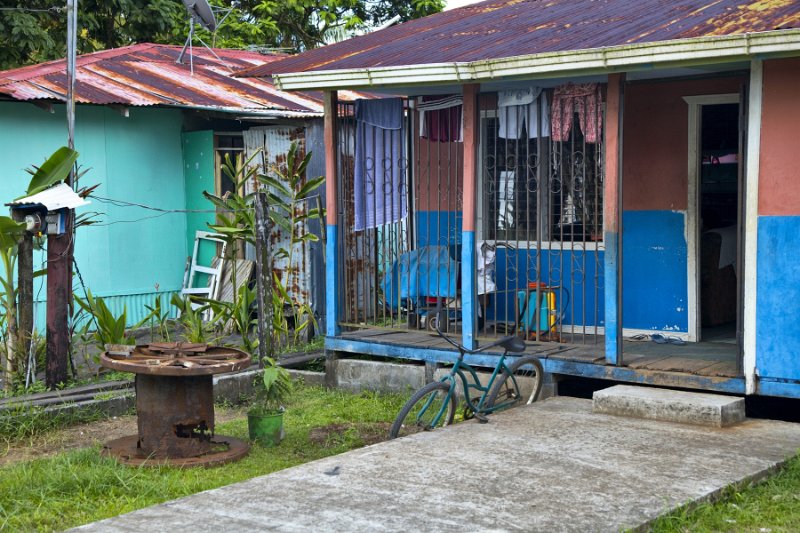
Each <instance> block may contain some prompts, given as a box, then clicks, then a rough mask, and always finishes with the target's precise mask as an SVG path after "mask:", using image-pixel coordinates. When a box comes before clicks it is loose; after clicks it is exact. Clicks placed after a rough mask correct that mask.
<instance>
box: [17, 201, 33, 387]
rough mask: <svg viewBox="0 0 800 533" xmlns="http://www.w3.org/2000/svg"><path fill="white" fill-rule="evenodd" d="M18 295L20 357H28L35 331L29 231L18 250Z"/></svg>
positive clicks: (31, 254) (31, 249) (25, 233)
mask: <svg viewBox="0 0 800 533" xmlns="http://www.w3.org/2000/svg"><path fill="white" fill-rule="evenodd" d="M14 219H15V220H17V222H21V221H22V220H21V219H24V215H22V214H19V215H18V214H15V215H14ZM17 294H18V303H17V316H18V321H17V326H18V335H19V337H18V338H19V345H20V346H21V347H22V350H21V352H22V354H21V355H20V357H27V355H28V353H30V349H31V339H32V331H33V235H32V234H31V233H30V232H28V231H26V232H24V233H23V234H22V240H21V241H20V243H19V247H18V248H17ZM23 354H24V355H23ZM18 363H19V362H18ZM17 368H19V364H18V365H17ZM34 373H35V369H34Z"/></svg>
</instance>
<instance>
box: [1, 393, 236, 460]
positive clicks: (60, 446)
mask: <svg viewBox="0 0 800 533" xmlns="http://www.w3.org/2000/svg"><path fill="white" fill-rule="evenodd" d="M243 416H245V415H244V411H240V410H236V409H225V408H219V407H218V408H217V409H216V412H215V413H214V418H215V421H216V423H217V424H219V423H222V422H228V421H230V420H234V419H236V418H242V417H243ZM137 431H138V428H137V425H136V416H135V415H128V416H115V417H113V418H109V419H106V420H99V421H97V422H90V423H87V424H78V425H75V426H72V427H69V428H65V429H61V430H57V431H49V432H47V433H46V434H44V435H39V436H36V437H32V438H30V439H27V440H24V441H20V442H15V443H13V444H11V445H4V444H2V443H0V466H4V465H8V464H12V463H17V462H20V461H30V460H32V459H41V458H43V457H50V456H53V455H56V454H59V453H61V452H64V451H67V450H75V449H78V448H89V447H91V446H96V445H99V444H103V443H104V442H107V441H110V440H113V439H117V438H120V437H124V436H126V435H134V434H136V432H137Z"/></svg>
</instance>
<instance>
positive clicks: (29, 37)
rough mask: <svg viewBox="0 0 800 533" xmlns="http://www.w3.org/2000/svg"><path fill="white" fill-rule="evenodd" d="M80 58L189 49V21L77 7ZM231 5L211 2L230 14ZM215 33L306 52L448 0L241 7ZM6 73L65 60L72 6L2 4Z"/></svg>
mask: <svg viewBox="0 0 800 533" xmlns="http://www.w3.org/2000/svg"><path fill="white" fill-rule="evenodd" d="M77 1H78V10H79V12H78V26H79V36H78V53H88V52H95V51H98V50H104V49H108V48H115V47H119V46H125V45H129V44H134V43H140V42H155V43H165V44H183V42H184V40H185V38H186V36H187V35H188V17H187V15H186V11H185V10H184V7H183V4H182V2H181V1H180V0H77ZM231 3H232V2H231V0H211V4H212V5H215V6H219V7H223V6H224V7H229V6H230V5H231ZM233 4H234V5H236V8H235V9H234V10H233V12H232V13H231V15H230V16H229V17H228V18H227V20H226V21H225V24H223V25H222V26H221V27H220V28H219V29H218V31H217V33H216V35H211V34H209V32H207V31H205V30H201V31H199V32H198V36H199V37H200V38H202V39H203V40H204V41H205V42H206V43H208V44H209V45H215V46H218V47H227V48H245V47H255V48H260V49H264V48H266V49H274V48H281V49H285V50H287V51H292V52H294V51H302V50H307V49H310V48H316V47H317V46H320V45H321V44H323V43H324V40H325V35H326V32H328V31H330V30H331V29H333V28H339V29H341V28H344V29H346V30H349V31H356V30H359V29H361V30H363V29H364V28H368V27H376V26H378V25H380V24H382V23H384V22H386V21H388V20H389V19H391V18H393V17H394V16H398V15H399V17H400V21H406V20H410V19H413V18H417V17H421V16H425V15H429V14H431V13H435V12H438V11H440V10H441V9H442V7H443V6H444V0H410V1H409V0H238V1H235V2H233ZM0 8H2V10H0V68H1V69H8V68H14V67H17V66H22V65H26V64H31V63H38V62H42V61H47V60H51V59H60V58H62V57H64V55H65V42H66V0H56V1H54V0H0Z"/></svg>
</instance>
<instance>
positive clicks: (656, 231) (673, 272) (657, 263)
mask: <svg viewBox="0 0 800 533" xmlns="http://www.w3.org/2000/svg"><path fill="white" fill-rule="evenodd" d="M622 225H623V230H622V231H623V235H622V262H623V266H622V269H623V272H622V275H623V279H622V298H623V300H622V323H623V325H624V327H626V328H633V329H652V330H666V331H676V332H686V331H688V328H689V319H688V316H689V315H688V310H687V297H688V287H687V267H688V266H687V245H686V236H685V234H686V233H685V232H686V229H685V228H686V217H685V215H684V213H681V212H674V211H625V212H624V213H623V215H622Z"/></svg>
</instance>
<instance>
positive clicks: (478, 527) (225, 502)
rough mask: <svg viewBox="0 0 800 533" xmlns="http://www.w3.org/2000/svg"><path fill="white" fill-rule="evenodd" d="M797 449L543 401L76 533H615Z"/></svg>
mask: <svg viewBox="0 0 800 533" xmlns="http://www.w3.org/2000/svg"><path fill="white" fill-rule="evenodd" d="M798 447H800V425H798V424H789V423H784V422H774V421H765V420H748V421H746V422H744V423H742V424H740V425H738V426H735V427H731V428H726V429H710V428H705V427H695V426H689V425H680V424H673V423H668V422H656V421H650V420H638V419H629V418H620V417H613V416H609V415H598V414H592V412H591V402H590V401H588V400H579V399H575V398H565V397H561V398H551V399H549V400H545V401H543V402H540V403H538V404H535V405H533V406H530V407H522V408H517V409H515V410H512V411H509V412H506V413H501V414H497V415H494V416H492V417H491V422H490V423H489V424H486V425H480V424H477V423H472V422H468V423H464V424H459V425H456V426H454V427H451V428H446V429H444V430H439V431H433V432H429V433H422V434H418V435H415V436H412V437H408V438H405V439H398V440H394V441H390V442H384V443H380V444H376V445H374V446H370V447H366V448H362V449H359V450H354V451H351V452H348V453H345V454H342V455H338V456H335V457H329V458H327V459H322V460H319V461H315V462H312V463H307V464H305V465H301V466H297V467H294V468H289V469H287V470H283V471H281V472H276V473H274V474H270V475H267V476H263V477H260V478H256V479H252V480H250V481H246V482H242V483H237V484H235V485H230V486H227V487H223V488H220V489H216V490H211V491H207V492H203V493H200V494H195V495H193V496H189V497H186V498H181V499H179V500H175V501H172V502H168V503H165V504H162V505H157V506H154V507H150V508H147V509H143V510H140V511H136V512H133V513H129V514H126V515H121V516H118V517H116V518H111V519H108V520H104V521H102V522H97V523H94V524H89V525H86V526H83V527H82V528H79V529H80V530H81V531H102V532H114V531H130V532H132V531H137V532H138V531H209V532H211V531H213V532H215V533H218V532H219V531H225V532H234V531H260V530H267V529H276V530H279V531H307V530H311V531H347V532H350V531H450V530H453V531H455V530H468V531H487V530H491V531H518V530H522V531H581V532H584V531H614V532H617V531H620V530H623V529H626V528H631V527H637V526H642V525H643V524H646V523H648V522H649V521H651V520H653V519H654V518H656V517H657V516H658V515H660V514H662V513H664V512H665V511H667V510H670V509H673V508H675V507H677V506H680V505H682V504H685V503H687V502H691V501H695V500H698V499H700V498H705V497H708V496H709V495H713V494H715V493H717V492H718V491H719V490H720V489H721V488H723V487H725V486H726V485H728V484H730V483H734V482H738V481H742V480H746V479H754V478H755V479H757V478H760V477H762V476H763V475H765V473H767V472H768V471H769V470H770V469H772V468H774V467H775V465H776V464H779V463H781V462H782V461H783V460H784V459H785V458H787V457H789V456H791V455H793V454H795V453H796V452H797V450H798ZM210 475H213V470H211V471H210Z"/></svg>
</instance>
